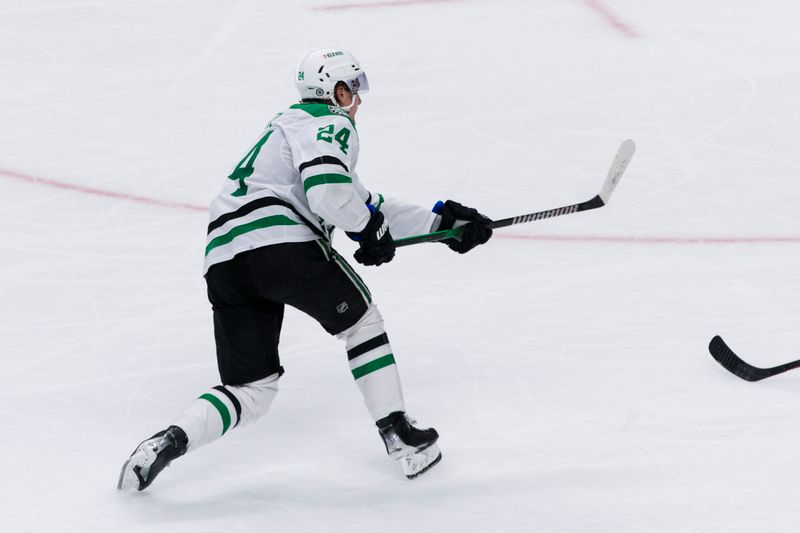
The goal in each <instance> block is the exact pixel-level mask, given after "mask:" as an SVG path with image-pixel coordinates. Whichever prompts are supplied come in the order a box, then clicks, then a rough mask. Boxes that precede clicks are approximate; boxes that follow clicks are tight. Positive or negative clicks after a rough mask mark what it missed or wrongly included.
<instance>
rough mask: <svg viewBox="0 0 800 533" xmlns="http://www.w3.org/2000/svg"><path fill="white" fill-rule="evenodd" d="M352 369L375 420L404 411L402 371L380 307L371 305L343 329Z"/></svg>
mask: <svg viewBox="0 0 800 533" xmlns="http://www.w3.org/2000/svg"><path fill="white" fill-rule="evenodd" d="M338 337H339V338H343V339H344V340H345V343H346V347H347V359H348V360H349V363H350V371H351V372H352V373H353V377H354V378H355V380H356V384H357V385H358V388H359V390H360V391H361V395H362V396H363V397H364V403H365V404H366V406H367V410H368V411H369V413H370V415H372V418H373V419H374V420H380V419H381V418H384V417H385V416H388V415H389V413H392V412H395V411H405V402H404V401H403V389H402V387H401V385H400V374H399V373H398V372H397V365H396V364H395V360H394V354H393V352H392V347H391V345H390V344H389V337H388V336H387V335H386V331H385V330H384V328H383V318H382V317H381V314H380V312H379V311H378V308H377V307H375V306H374V305H371V306H370V307H369V309H367V312H366V313H365V314H364V316H363V317H362V318H361V320H359V321H358V322H357V323H356V325H354V326H353V327H351V328H350V329H348V330H346V331H344V332H342V333H340V334H339V335H338Z"/></svg>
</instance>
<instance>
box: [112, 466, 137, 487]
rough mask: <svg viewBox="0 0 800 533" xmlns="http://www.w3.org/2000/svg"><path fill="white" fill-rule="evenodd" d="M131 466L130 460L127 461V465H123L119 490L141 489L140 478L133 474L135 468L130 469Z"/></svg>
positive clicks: (118, 484) (118, 482)
mask: <svg viewBox="0 0 800 533" xmlns="http://www.w3.org/2000/svg"><path fill="white" fill-rule="evenodd" d="M130 464H131V460H130V459H128V460H127V461H125V464H124V465H122V470H120V472H119V481H117V490H138V489H139V478H137V477H136V474H134V473H133V467H131V468H128V465H130Z"/></svg>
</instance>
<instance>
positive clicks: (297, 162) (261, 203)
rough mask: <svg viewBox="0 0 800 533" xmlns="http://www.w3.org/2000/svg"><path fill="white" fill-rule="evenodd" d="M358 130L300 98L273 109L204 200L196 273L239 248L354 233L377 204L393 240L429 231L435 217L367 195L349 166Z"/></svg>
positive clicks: (336, 111) (329, 109)
mask: <svg viewBox="0 0 800 533" xmlns="http://www.w3.org/2000/svg"><path fill="white" fill-rule="evenodd" d="M357 162H358V133H357V132H356V128H355V123H354V122H353V120H352V119H351V118H350V116H349V115H348V114H347V112H346V111H344V110H343V109H341V108H339V107H336V106H332V105H327V104H322V103H299V104H295V105H293V106H291V107H290V108H289V109H288V110H286V111H285V112H283V113H280V114H278V116H276V117H275V118H274V119H273V120H272V121H271V122H270V123H269V124H268V125H267V127H266V128H265V129H264V131H263V132H262V133H261V135H260V136H259V139H258V141H257V142H256V143H255V145H254V146H253V147H252V148H251V149H250V151H249V152H247V154H246V155H245V156H244V158H243V159H242V160H241V161H240V162H239V164H238V165H236V167H235V168H234V170H233V172H232V173H231V174H230V175H229V176H228V178H227V180H226V182H225V186H224V187H223V188H222V191H220V193H219V194H218V195H217V197H216V198H215V199H214V201H213V202H212V203H211V208H210V223H209V225H208V236H207V239H206V251H205V252H206V253H205V265H204V270H203V273H204V274H205V272H207V271H208V269H209V268H210V267H211V266H212V265H215V264H217V263H221V262H223V261H227V260H229V259H231V258H233V256H235V255H236V254H238V253H241V252H243V251H246V250H252V249H254V248H258V247H261V246H268V245H270V244H278V243H284V242H303V241H312V240H316V239H322V240H325V241H328V242H329V241H330V237H331V231H332V230H333V228H334V227H338V228H341V229H343V230H345V231H354V232H358V231H361V230H363V229H364V227H365V226H366V225H367V222H368V221H369V217H370V211H369V208H368V207H367V205H366V204H367V203H370V204H372V205H373V206H374V207H376V208H377V209H379V210H380V211H381V212H382V213H383V214H384V216H385V217H386V220H387V221H388V222H389V229H390V231H391V233H392V236H393V237H394V238H401V237H408V236H411V235H417V234H420V233H427V232H429V231H432V230H433V228H432V225H433V223H434V221H435V220H436V217H437V215H436V214H435V213H433V212H432V211H431V210H430V209H425V208H423V207H419V206H416V205H411V204H408V203H405V202H399V201H396V200H391V199H388V198H384V197H383V196H382V195H380V194H375V193H370V192H369V191H368V190H367V189H366V188H365V187H364V186H363V185H362V184H361V182H360V181H359V179H358V176H357V174H356V172H355V167H356V163H357Z"/></svg>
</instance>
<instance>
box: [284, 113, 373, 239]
mask: <svg viewBox="0 0 800 533" xmlns="http://www.w3.org/2000/svg"><path fill="white" fill-rule="evenodd" d="M294 144H295V145H294V146H292V157H293V161H294V165H295V169H296V170H297V171H298V172H299V173H300V180H301V182H302V184H303V191H304V193H305V195H306V199H307V200H308V205H309V207H310V208H311V211H312V212H314V214H316V215H318V216H319V217H320V218H322V219H323V220H324V221H325V222H326V223H327V224H331V225H333V226H336V227H338V228H341V229H343V230H345V231H350V232H359V231H361V230H363V229H364V227H365V226H366V225H367V223H368V222H369V219H370V215H371V213H370V210H369V208H368V207H367V205H366V203H365V201H366V198H362V197H361V195H360V194H359V190H358V189H357V188H356V187H355V184H354V183H353V182H354V179H353V178H354V174H353V173H352V172H351V170H350V169H351V168H352V163H353V161H355V160H356V154H357V153H358V134H357V133H356V130H355V127H354V126H353V124H352V122H351V121H350V120H349V119H348V118H346V117H343V116H339V115H326V116H322V117H315V118H314V119H313V120H309V123H308V124H307V125H306V126H305V127H304V129H303V130H302V131H301V132H300V134H299V135H298V136H297V138H296V140H295V143H294Z"/></svg>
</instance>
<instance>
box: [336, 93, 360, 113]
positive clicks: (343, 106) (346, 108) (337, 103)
mask: <svg viewBox="0 0 800 533" xmlns="http://www.w3.org/2000/svg"><path fill="white" fill-rule="evenodd" d="M350 94H352V95H353V99H352V100H350V105H342V104H340V103H339V99H338V98H336V93H335V92H334V93H333V103H334V104H336V105H337V106H338V107H341V108H342V109H344V110H345V111H350V110H351V109H352V108H353V106H354V105H356V94H358V93H355V94H353V93H350Z"/></svg>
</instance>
